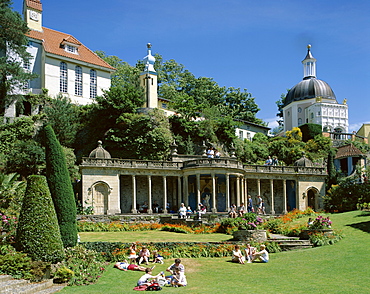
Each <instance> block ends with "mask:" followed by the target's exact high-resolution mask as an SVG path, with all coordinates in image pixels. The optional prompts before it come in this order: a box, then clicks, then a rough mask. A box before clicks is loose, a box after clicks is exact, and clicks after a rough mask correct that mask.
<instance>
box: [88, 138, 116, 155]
mask: <svg viewBox="0 0 370 294" xmlns="http://www.w3.org/2000/svg"><path fill="white" fill-rule="evenodd" d="M102 144H103V143H102V141H98V147H96V148H95V149H94V150H93V151H91V152H90V155H89V157H90V158H100V159H110V158H111V156H110V153H109V152H108V151H107V150H105V149H104V148H103V147H102Z"/></svg>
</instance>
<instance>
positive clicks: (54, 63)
mask: <svg viewBox="0 0 370 294" xmlns="http://www.w3.org/2000/svg"><path fill="white" fill-rule="evenodd" d="M42 12H43V9H42V3H41V1H40V0H24V2H23V15H24V19H25V21H26V22H27V25H28V27H29V28H30V32H29V34H28V38H29V43H28V48H27V51H28V52H29V53H31V55H32V57H33V58H32V59H31V60H30V62H29V64H25V65H24V68H25V69H26V70H29V71H31V72H33V73H36V74H38V78H36V79H34V80H31V81H30V82H29V89H28V91H25V92H24V93H23V94H28V93H33V94H40V93H41V92H42V89H43V88H45V89H47V90H48V91H49V92H48V93H49V95H50V96H51V97H55V96H57V95H58V94H62V95H63V96H67V97H69V98H70V99H71V102H73V103H75V104H82V105H84V104H88V103H91V102H92V99H93V98H95V97H96V96H98V95H102V94H103V90H107V89H109V87H110V82H111V73H112V72H113V71H114V70H115V69H114V68H113V67H112V66H110V65H109V64H108V63H106V62H105V61H104V60H102V59H101V58H100V57H98V56H97V55H96V54H95V53H94V52H92V51H91V50H90V49H89V48H87V47H86V46H85V45H83V44H82V43H81V42H80V41H78V40H77V39H76V38H75V37H73V36H72V35H70V34H67V33H62V32H59V31H56V30H52V29H49V28H46V27H43V26H42ZM6 116H7V117H15V116H16V113H15V105H12V106H11V107H10V108H8V109H7V110H6Z"/></svg>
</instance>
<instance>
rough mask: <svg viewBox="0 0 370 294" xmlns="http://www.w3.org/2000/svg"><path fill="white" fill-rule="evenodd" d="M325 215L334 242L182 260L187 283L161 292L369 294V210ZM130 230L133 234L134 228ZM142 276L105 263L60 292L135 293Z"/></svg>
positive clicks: (158, 267) (166, 263) (161, 268)
mask: <svg viewBox="0 0 370 294" xmlns="http://www.w3.org/2000/svg"><path fill="white" fill-rule="evenodd" d="M330 218H331V219H332V220H333V228H334V229H339V230H342V232H343V234H344V235H345V238H344V239H343V240H341V241H339V242H338V243H336V244H334V245H331V246H324V247H317V248H312V249H306V250H300V251H289V252H281V253H275V254H271V255H270V262H269V263H267V264H261V263H253V264H245V265H239V264H233V263H231V262H229V258H200V259H183V264H184V265H185V267H186V275H187V279H188V283H189V286H187V287H185V288H181V289H178V288H172V287H168V288H167V287H165V288H164V289H163V290H162V292H163V293H180V292H181V293H192V294H194V293H195V294H198V293H199V294H201V293H216V294H217V293H220V294H221V293H222V294H224V293H274V294H276V293H284V294H286V293H356V294H358V293H369V288H370V287H369V283H370V275H369V273H368V268H369V266H370V255H369V254H368V251H369V248H368V247H369V245H370V234H369V233H370V212H367V213H366V212H365V213H361V212H358V211H354V212H348V213H342V214H333V215H330ZM138 233H141V232H138ZM131 234H133V236H135V235H136V234H137V232H135V233H132V232H131ZM186 236H189V235H186ZM195 236H197V235H195ZM204 236H205V237H207V236H209V237H211V236H212V235H202V237H204ZM163 241H172V240H168V239H166V240H163ZM170 263H172V260H167V261H166V262H165V264H164V265H158V266H157V267H156V268H155V270H154V274H156V273H158V272H159V271H160V270H164V269H165V268H166V267H167V266H168V265H169V264H170ZM141 275H142V273H141V272H123V271H119V270H116V269H113V268H112V267H111V266H109V268H108V269H107V270H106V272H105V273H104V275H103V276H102V277H101V278H100V279H99V280H98V283H97V284H95V285H89V286H80V287H66V288H65V289H63V290H62V292H61V293H77V294H78V293H109V294H115V293H134V292H132V288H133V287H134V286H135V284H136V281H137V280H138V279H139V277H140V276H141Z"/></svg>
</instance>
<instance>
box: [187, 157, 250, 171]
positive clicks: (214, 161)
mask: <svg viewBox="0 0 370 294" xmlns="http://www.w3.org/2000/svg"><path fill="white" fill-rule="evenodd" d="M183 164H184V168H187V167H228V168H239V169H243V164H242V163H241V162H240V161H238V160H237V159H230V158H227V159H226V158H202V159H194V160H188V161H184V162H183Z"/></svg>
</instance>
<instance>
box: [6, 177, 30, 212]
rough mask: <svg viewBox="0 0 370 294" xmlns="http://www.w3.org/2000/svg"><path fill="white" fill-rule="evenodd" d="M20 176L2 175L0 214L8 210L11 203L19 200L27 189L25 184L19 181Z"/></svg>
mask: <svg viewBox="0 0 370 294" xmlns="http://www.w3.org/2000/svg"><path fill="white" fill-rule="evenodd" d="M18 177H19V175H17V174H16V173H11V174H3V173H0V199H1V201H0V212H2V213H4V210H6V209H8V207H9V205H10V203H11V202H12V201H13V200H16V201H19V200H20V199H17V198H18V197H19V196H20V194H21V193H22V191H23V188H24V187H25V182H22V181H18Z"/></svg>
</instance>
